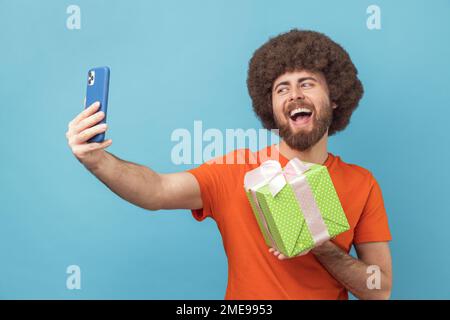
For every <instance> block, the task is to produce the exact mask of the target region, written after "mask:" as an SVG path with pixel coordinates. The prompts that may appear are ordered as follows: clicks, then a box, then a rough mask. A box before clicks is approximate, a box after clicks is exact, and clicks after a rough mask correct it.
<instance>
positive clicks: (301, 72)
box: [274, 69, 324, 85]
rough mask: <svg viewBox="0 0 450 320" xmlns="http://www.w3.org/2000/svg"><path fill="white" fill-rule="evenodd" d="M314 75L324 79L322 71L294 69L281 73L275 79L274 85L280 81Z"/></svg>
mask: <svg viewBox="0 0 450 320" xmlns="http://www.w3.org/2000/svg"><path fill="white" fill-rule="evenodd" d="M307 77H312V78H315V79H317V81H322V80H324V78H323V75H322V73H321V72H317V71H311V70H306V69H303V70H294V71H287V72H285V73H283V74H282V75H280V76H279V77H278V78H276V79H275V81H274V85H277V84H278V83H280V82H284V81H297V80H298V79H300V78H307Z"/></svg>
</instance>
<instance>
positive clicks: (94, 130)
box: [74, 123, 108, 144]
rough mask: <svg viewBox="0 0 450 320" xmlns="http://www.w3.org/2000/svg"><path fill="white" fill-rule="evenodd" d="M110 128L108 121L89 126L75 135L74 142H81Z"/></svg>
mask: <svg viewBox="0 0 450 320" xmlns="http://www.w3.org/2000/svg"><path fill="white" fill-rule="evenodd" d="M107 128H108V125H107V124H106V123H102V124H98V125H96V126H93V127H91V128H88V129H86V130H83V131H81V132H80V133H78V134H77V135H76V136H75V139H74V142H75V144H81V143H84V142H86V141H87V140H89V139H90V138H92V137H93V136H95V135H96V134H98V133H102V132H105V131H106V130H107Z"/></svg>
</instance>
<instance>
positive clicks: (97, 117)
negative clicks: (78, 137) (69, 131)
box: [73, 111, 105, 133]
mask: <svg viewBox="0 0 450 320" xmlns="http://www.w3.org/2000/svg"><path fill="white" fill-rule="evenodd" d="M104 117H105V113H104V112H103V111H99V112H96V113H94V114H93V115H91V116H89V117H87V118H86V119H83V120H81V121H80V122H79V123H78V124H77V125H76V126H75V127H74V128H73V132H74V133H80V132H81V131H83V130H84V129H87V128H90V127H92V126H93V125H95V124H97V123H98V122H100V121H101V120H102V119H103V118H104Z"/></svg>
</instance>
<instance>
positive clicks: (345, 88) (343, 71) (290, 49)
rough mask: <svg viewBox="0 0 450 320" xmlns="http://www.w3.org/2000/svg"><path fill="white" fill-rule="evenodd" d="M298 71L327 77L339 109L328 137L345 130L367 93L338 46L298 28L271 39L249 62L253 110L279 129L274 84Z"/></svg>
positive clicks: (330, 93)
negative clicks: (273, 97) (274, 100)
mask: <svg viewBox="0 0 450 320" xmlns="http://www.w3.org/2000/svg"><path fill="white" fill-rule="evenodd" d="M295 70H308V71H310V72H321V73H322V74H323V75H324V77H325V79H326V81H327V84H328V89H329V97H330V100H331V101H333V102H335V103H336V104H337V106H338V107H337V108H336V109H334V110H333V121H332V123H331V125H330V127H329V130H328V135H329V136H331V135H333V134H335V133H336V132H338V131H341V130H343V129H345V127H347V125H348V124H349V122H350V117H351V115H352V113H353V111H354V110H355V109H356V107H357V106H358V102H359V100H360V99H361V97H362V95H363V92H364V90H363V86H362V84H361V81H360V80H359V79H358V77H357V74H358V71H357V70H356V67H355V66H354V65H353V62H352V61H351V59H350V56H349V55H348V53H347V52H346V51H345V49H344V48H342V47H341V46H340V45H339V44H337V43H335V42H334V41H332V40H331V39H330V38H329V37H327V36H326V35H324V34H322V33H319V32H315V31H309V30H298V29H292V30H291V31H289V32H286V33H283V34H280V35H278V36H276V37H274V38H270V39H269V41H267V42H266V43H265V44H264V45H262V46H261V47H260V48H259V49H257V50H256V51H255V53H254V54H253V57H252V58H251V60H250V62H249V69H248V77H247V87H248V92H249V94H250V97H251V99H252V105H253V111H254V112H255V113H256V115H257V116H258V118H259V119H260V120H261V122H262V124H263V126H264V128H266V129H269V130H270V129H274V128H276V124H275V119H274V116H273V109H272V86H273V83H274V81H275V80H276V79H277V78H278V77H279V76H280V75H282V74H284V73H286V72H291V71H295Z"/></svg>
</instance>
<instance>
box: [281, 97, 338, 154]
mask: <svg viewBox="0 0 450 320" xmlns="http://www.w3.org/2000/svg"><path fill="white" fill-rule="evenodd" d="M302 106H305V104H299V103H298V102H293V103H291V104H289V105H288V106H287V109H288V110H292V109H293V108H296V107H302ZM308 107H309V108H311V109H312V110H314V113H313V114H312V115H311V117H312V119H311V121H312V124H311V126H312V129H311V130H308V129H304V128H301V129H297V130H296V131H295V132H294V131H293V129H292V127H291V125H290V122H289V120H288V121H287V122H283V123H282V122H281V121H280V120H279V119H277V117H275V123H276V125H277V127H278V129H279V135H280V137H281V138H282V139H283V140H284V141H285V142H286V144H287V145H288V146H289V147H291V148H292V149H295V150H298V151H306V150H308V149H309V148H311V147H312V146H314V145H315V144H316V143H317V142H318V141H319V140H320V139H321V138H322V137H323V136H324V134H325V133H326V132H327V130H328V128H329V127H330V125H331V123H332V121H333V109H332V108H331V106H330V105H325V106H324V107H323V108H322V110H321V111H322V112H321V113H320V114H318V113H317V112H316V110H315V108H314V106H310V105H308Z"/></svg>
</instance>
